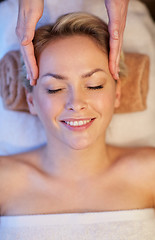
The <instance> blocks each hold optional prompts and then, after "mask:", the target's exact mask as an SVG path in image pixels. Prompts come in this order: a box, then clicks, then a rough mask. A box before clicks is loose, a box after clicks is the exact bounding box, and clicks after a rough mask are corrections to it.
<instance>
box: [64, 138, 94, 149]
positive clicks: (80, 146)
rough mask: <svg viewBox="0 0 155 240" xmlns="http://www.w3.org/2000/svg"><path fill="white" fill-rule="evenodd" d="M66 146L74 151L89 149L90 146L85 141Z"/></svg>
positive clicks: (70, 143)
mask: <svg viewBox="0 0 155 240" xmlns="http://www.w3.org/2000/svg"><path fill="white" fill-rule="evenodd" d="M67 145H68V146H69V147H70V148H72V149H74V150H84V149H87V148H89V147H90V146H91V145H92V144H91V143H90V142H88V141H86V140H82V141H72V142H68V143H67Z"/></svg>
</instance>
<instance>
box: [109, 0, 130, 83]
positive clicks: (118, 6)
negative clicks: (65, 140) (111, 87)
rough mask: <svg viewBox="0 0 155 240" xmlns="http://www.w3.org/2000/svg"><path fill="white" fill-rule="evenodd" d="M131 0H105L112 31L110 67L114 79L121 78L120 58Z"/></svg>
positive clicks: (110, 30) (110, 31)
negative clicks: (119, 73) (119, 74)
mask: <svg viewBox="0 0 155 240" xmlns="http://www.w3.org/2000/svg"><path fill="white" fill-rule="evenodd" d="M128 3H129V0H105V5H106V8H107V12H108V16H109V24H108V29H109V33H110V54H109V69H110V72H111V74H112V76H113V77H114V79H119V76H118V72H119V60H120V53H121V48H122V43H123V33H124V28H125V24H126V16H127V9H128Z"/></svg>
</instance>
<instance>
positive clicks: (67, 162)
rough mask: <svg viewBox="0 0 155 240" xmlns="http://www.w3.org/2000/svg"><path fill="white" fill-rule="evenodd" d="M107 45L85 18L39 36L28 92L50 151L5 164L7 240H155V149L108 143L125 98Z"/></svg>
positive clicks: (92, 20)
mask: <svg viewBox="0 0 155 240" xmlns="http://www.w3.org/2000/svg"><path fill="white" fill-rule="evenodd" d="M108 42H109V35H108V30H107V26H106V25H105V24H104V23H103V21H102V20H100V19H98V18H97V17H94V16H91V15H89V14H84V13H73V14H68V15H65V16H62V17H61V18H59V19H58V20H57V22H56V23H55V24H54V25H53V26H45V27H42V28H41V29H39V30H37V32H36V35H35V38H34V49H35V57H36V59H37V63H38V65H39V78H38V80H37V85H36V86H33V87H32V86H30V85H29V81H27V82H26V83H27V86H26V92H27V101H28V104H29V109H30V112H31V113H32V114H34V115H37V116H38V117H39V118H40V120H41V121H42V123H43V126H44V128H45V131H46V135H47V144H46V145H44V146H42V147H41V148H38V149H35V150H34V151H31V152H26V153H23V154H17V155H12V156H8V157H1V161H0V164H1V167H0V176H1V181H0V192H1V196H0V206H1V215H2V217H1V230H0V234H1V236H2V237H1V239H2V240H5V239H11V240H14V239H22V240H25V239H52V240H53V239H57V240H58V239H129V240H130V239H153V237H154V232H153V231H154V224H155V221H154V209H153V208H154V200H155V161H154V160H155V149H154V148H148V147H147V148H132V149H131V148H119V147H114V146H109V145H107V144H106V143H105V134H106V129H107V127H108V125H109V122H110V120H111V118H112V115H113V111H114V108H116V107H118V106H119V103H120V94H121V90H120V80H117V81H115V80H114V79H113V77H112V75H111V73H110V71H109V67H108V52H109V45H108ZM122 69H123V68H122V63H121V64H120V74H121V73H122V71H123V70H122ZM32 215H33V216H32Z"/></svg>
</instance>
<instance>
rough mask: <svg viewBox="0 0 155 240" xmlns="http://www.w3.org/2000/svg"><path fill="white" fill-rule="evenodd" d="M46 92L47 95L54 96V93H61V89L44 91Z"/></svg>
mask: <svg viewBox="0 0 155 240" xmlns="http://www.w3.org/2000/svg"><path fill="white" fill-rule="evenodd" d="M46 91H47V93H49V94H54V93H58V92H60V91H62V88H59V89H53V90H52V89H47V90H46Z"/></svg>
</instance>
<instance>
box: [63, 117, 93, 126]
mask: <svg viewBox="0 0 155 240" xmlns="http://www.w3.org/2000/svg"><path fill="white" fill-rule="evenodd" d="M93 120H95V118H90V119H84V120H82V119H80V120H70V121H69V120H65V121H61V122H62V123H64V124H65V125H68V126H70V127H78V128H79V127H85V126H88V125H90V123H91V122H92V121H93Z"/></svg>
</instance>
